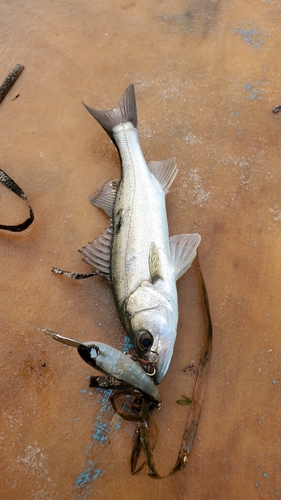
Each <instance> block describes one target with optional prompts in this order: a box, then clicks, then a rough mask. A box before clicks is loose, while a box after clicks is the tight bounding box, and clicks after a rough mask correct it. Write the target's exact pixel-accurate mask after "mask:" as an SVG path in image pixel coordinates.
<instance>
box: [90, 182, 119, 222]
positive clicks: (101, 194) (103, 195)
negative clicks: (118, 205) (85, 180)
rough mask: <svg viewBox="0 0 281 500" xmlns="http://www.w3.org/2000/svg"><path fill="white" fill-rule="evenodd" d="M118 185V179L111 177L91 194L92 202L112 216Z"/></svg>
mask: <svg viewBox="0 0 281 500" xmlns="http://www.w3.org/2000/svg"><path fill="white" fill-rule="evenodd" d="M118 185H119V181H118V180H116V179H111V180H110V181H108V182H107V183H106V184H104V186H102V187H101V188H100V189H98V190H97V191H96V192H95V193H94V194H92V196H90V202H91V203H92V204H93V205H95V206H96V207H99V208H102V209H103V210H104V211H105V213H106V214H107V215H109V217H112V212H113V206H114V202H115V197H116V192H117V189H118Z"/></svg>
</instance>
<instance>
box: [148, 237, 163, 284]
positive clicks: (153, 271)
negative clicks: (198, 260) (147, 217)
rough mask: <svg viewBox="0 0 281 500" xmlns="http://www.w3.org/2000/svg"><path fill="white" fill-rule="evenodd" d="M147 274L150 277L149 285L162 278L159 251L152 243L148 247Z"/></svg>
mask: <svg viewBox="0 0 281 500" xmlns="http://www.w3.org/2000/svg"><path fill="white" fill-rule="evenodd" d="M148 265H149V272H150V277H151V283H152V284H153V283H155V282H156V281H157V280H159V279H161V278H162V277H163V275H162V270H161V263H160V257H159V251H158V248H157V246H156V245H155V243H154V241H153V242H152V243H151V245H150V250H149V257H148Z"/></svg>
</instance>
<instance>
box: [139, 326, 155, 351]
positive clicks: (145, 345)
mask: <svg viewBox="0 0 281 500" xmlns="http://www.w3.org/2000/svg"><path fill="white" fill-rule="evenodd" d="M152 344H153V337H152V335H151V333H149V332H147V331H146V330H145V331H143V332H140V333H139V335H138V338H137V346H138V348H139V349H140V350H141V351H148V350H149V349H150V348H151V346H152Z"/></svg>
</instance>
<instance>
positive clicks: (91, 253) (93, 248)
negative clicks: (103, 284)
mask: <svg viewBox="0 0 281 500" xmlns="http://www.w3.org/2000/svg"><path fill="white" fill-rule="evenodd" d="M112 232H113V229H112V221H111V219H110V223H109V226H108V228H107V229H106V230H105V231H104V232H103V233H102V234H100V236H99V237H98V238H96V239H95V240H94V241H93V242H92V243H88V245H87V246H86V247H83V249H82V250H79V252H80V253H81V254H82V255H84V257H85V259H83V261H84V262H86V264H89V265H90V266H93V267H94V268H95V269H98V270H99V271H100V272H101V273H102V274H103V276H105V277H106V278H107V279H108V281H110V278H111V276H110V255H111V243H112Z"/></svg>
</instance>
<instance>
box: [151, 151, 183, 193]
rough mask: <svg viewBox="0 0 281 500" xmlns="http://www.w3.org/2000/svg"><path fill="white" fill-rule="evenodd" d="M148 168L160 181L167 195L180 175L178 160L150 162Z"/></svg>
mask: <svg viewBox="0 0 281 500" xmlns="http://www.w3.org/2000/svg"><path fill="white" fill-rule="evenodd" d="M147 166H148V168H149V170H150V172H151V173H152V174H153V175H154V177H156V179H157V180H158V182H159V184H160V185H161V187H162V189H163V191H164V193H165V194H167V193H168V191H169V189H170V187H171V185H172V184H173V182H174V179H175V177H176V175H177V173H178V168H177V165H176V158H170V160H163V161H150V162H149V164H148V165H147Z"/></svg>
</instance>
